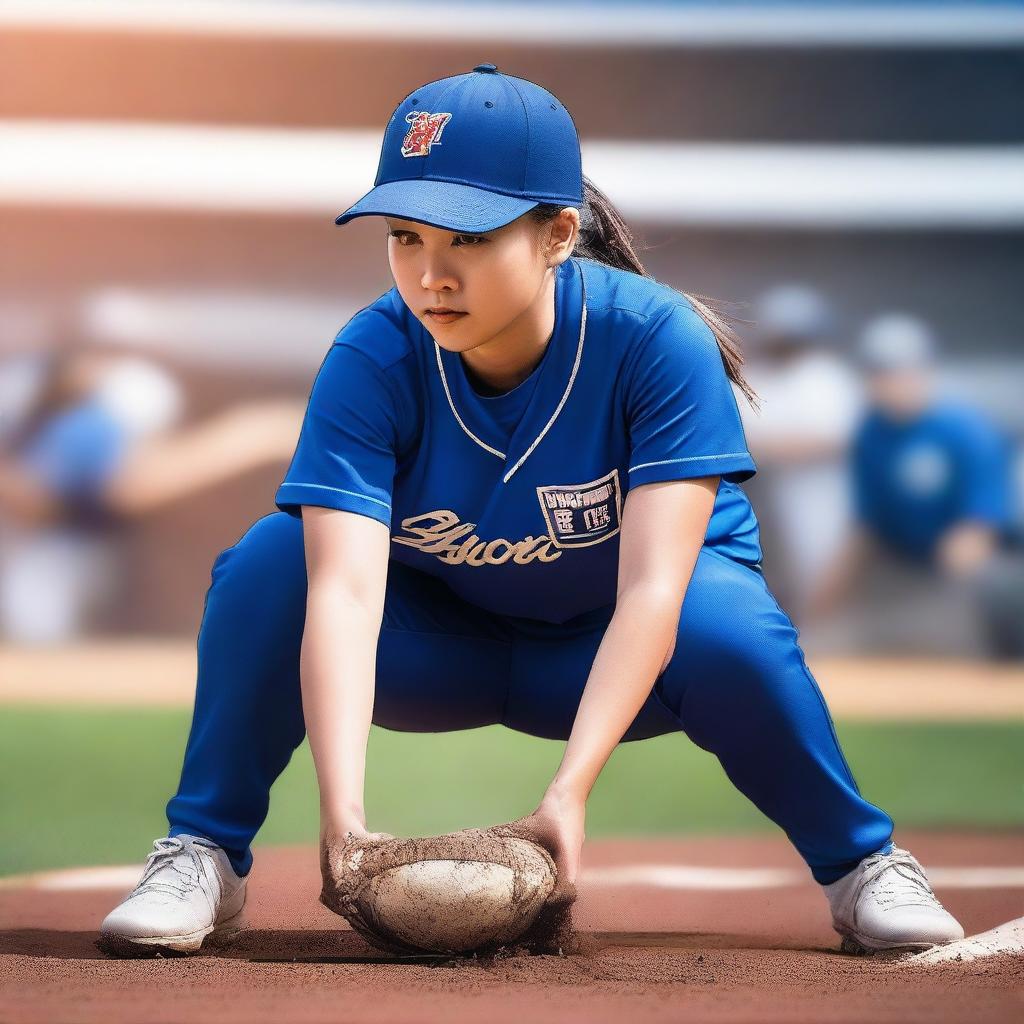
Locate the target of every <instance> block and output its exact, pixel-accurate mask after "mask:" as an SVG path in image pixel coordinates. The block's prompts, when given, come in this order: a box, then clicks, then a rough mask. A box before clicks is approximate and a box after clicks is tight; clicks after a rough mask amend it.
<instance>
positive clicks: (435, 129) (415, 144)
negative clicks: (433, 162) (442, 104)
mask: <svg viewBox="0 0 1024 1024" xmlns="http://www.w3.org/2000/svg"><path fill="white" fill-rule="evenodd" d="M451 116H452V115H451V114H431V113H430V111H428V110H412V111H410V112H409V113H408V114H406V115H405V120H406V121H407V122H408V123H409V124H410V125H411V126H412V127H411V128H410V129H409V131H408V132H407V133H406V135H405V138H404V139H403V140H402V156H428V155H429V154H430V147H431V146H432V145H433V144H434V143H435V142H440V141H441V132H443V131H444V126H445V125H446V124H447V123H448V122H449V121H450V120H451Z"/></svg>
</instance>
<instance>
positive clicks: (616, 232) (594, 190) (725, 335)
mask: <svg viewBox="0 0 1024 1024" xmlns="http://www.w3.org/2000/svg"><path fill="white" fill-rule="evenodd" d="M562 209H564V206H563V205H558V204H552V203H542V204H541V205H540V206H536V207H534V209H533V210H531V211H530V212H531V214H532V215H533V217H534V219H535V220H537V221H539V222H544V221H546V220H551V219H552V218H553V217H555V216H557V215H558V213H559V211H560V210H562ZM573 255H575V256H582V257H584V258H585V259H590V260H595V261H596V262H598V263H604V264H606V265H607V266H609V267H617V268H618V269H619V270H629V271H631V272H632V273H634V274H639V275H640V276H641V277H650V276H651V275H650V274H648V273H647V270H646V269H645V267H644V265H643V263H641V262H640V257H639V256H638V255H637V253H636V249H635V248H634V247H633V233H632V232H631V231H630V230H629V227H628V225H627V224H626V222H625V221H624V220H623V219H622V214H621V213H619V211H618V210H617V209H616V208H615V206H614V205H613V204H612V201H611V200H610V199H609V198H608V197H607V196H606V195H605V194H604V193H603V192H602V191H601V190H600V189H599V188H598V187H597V186H596V185H595V184H594V183H593V182H592V181H591V180H590V179H589V178H587V177H586V175H584V177H583V209H582V210H580V233H579V238H578V239H577V242H576V248H575V250H574V251H573ZM681 294H682V295H684V296H685V297H686V298H687V299H688V300H689V301H690V303H691V304H692V305H693V308H694V309H695V310H696V311H697V312H698V313H699V314H700V316H701V318H702V319H703V320H704V322H705V323H706V324H707V325H708V327H710V328H711V331H712V333H713V334H714V336H715V340H716V341H717V342H718V349H719V351H720V352H721V353H722V362H723V363H724V364H725V372H726V374H727V375H728V377H729V380H731V381H732V382H733V383H734V384H735V385H736V386H737V387H738V388H739V389H740V391H742V392H743V394H744V396H745V397H746V399H747V401H748V402H750V404H751V405H756V403H757V395H756V394H755V393H754V389H753V388H752V387H751V386H750V385H749V384H748V383H747V382H746V380H745V379H744V377H743V370H742V367H743V351H742V343H741V341H740V339H739V337H738V336H737V335H736V332H735V331H734V330H733V329H732V326H731V324H732V323H734V322H736V321H737V318H735V317H733V316H731V315H730V314H728V313H726V312H725V308H724V306H725V304H724V303H723V302H722V301H721V300H719V299H712V298H710V297H709V296H707V295H700V294H695V295H692V294H690V293H689V292H681Z"/></svg>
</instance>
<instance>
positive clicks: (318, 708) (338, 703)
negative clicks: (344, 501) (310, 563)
mask: <svg viewBox="0 0 1024 1024" xmlns="http://www.w3.org/2000/svg"><path fill="white" fill-rule="evenodd" d="M379 630H380V621H379V619H378V618H377V616H376V615H375V614H374V613H373V611H372V610H371V609H368V608H366V607H365V606H364V605H363V604H361V603H360V602H359V601H356V600H353V599H352V598H351V597H350V596H349V595H347V593H346V592H345V590H344V589H343V588H339V587H337V586H334V585H332V584H320V585H318V584H317V583H316V582H312V583H311V584H310V586H309V589H308V594H307V601H306V625H305V630H304V632H303V638H302V651H301V656H300V673H301V685H302V710H303V715H304V716H305V721H306V734H307V736H308V737H309V746H310V750H311V751H312V754H313V762H314V764H315V766H316V775H317V783H318V785H319V788H320V811H321V819H322V823H323V824H324V825H327V826H330V827H332V828H334V829H336V830H337V831H339V832H343V831H344V830H345V829H346V828H348V827H349V826H351V825H355V824H358V825H362V824H364V823H365V816H364V810H363V791H364V780H365V775H366V747H367V740H368V736H369V731H370V722H371V718H372V714H373V694H374V680H375V674H376V657H377V639H378V635H379Z"/></svg>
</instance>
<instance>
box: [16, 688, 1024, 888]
mask: <svg viewBox="0 0 1024 1024" xmlns="http://www.w3.org/2000/svg"><path fill="white" fill-rule="evenodd" d="M189 714H190V713H189V712H185V711H177V710H174V711H163V710H161V711H153V710H137V709H132V710H120V709H116V710H115V709H97V708H95V707H82V708H75V707H63V708H60V709H51V708H45V707H29V706H24V707H22V706H9V705H8V706H5V707H4V708H3V710H2V713H0V874H10V873H13V872H18V871H28V870H35V869H43V868H53V867H63V866H68V865H76V864H103V863H134V862H137V861H141V859H142V857H143V856H144V855H145V853H147V852H148V851H149V849H150V848H151V843H152V840H153V839H154V838H156V837H157V836H159V835H166V832H167V821H166V818H165V817H164V807H165V805H166V803H167V800H168V799H169V798H170V796H171V795H173V792H174V789H175V787H176V785H177V780H178V773H179V771H180V768H181V759H182V754H183V750H184V743H185V738H186V736H187V733H188V725H189ZM838 730H839V734H840V738H841V740H842V742H843V748H844V750H845V753H846V756H847V759H848V760H849V762H850V764H851V766H852V768H853V770H854V773H855V774H856V776H857V779H858V782H859V784H860V786H861V790H862V791H863V793H864V794H865V796H867V797H868V799H870V800H873V801H874V802H876V803H878V804H879V805H881V806H882V807H884V808H885V809H886V810H887V811H888V812H889V813H890V814H891V815H892V816H893V817H894V818H895V820H896V822H897V824H898V825H900V826H903V827H910V826H915V827H921V826H953V827H986V826H987V827H992V826H995V827H1002V826H1016V827H1022V826H1024V723H1014V722H1011V723H991V724H989V723H984V724H924V723H921V724H913V723H911V724H908V723H900V724H890V723H887V724H876V723H871V724H867V723H856V724H854V723H840V724H839V725H838ZM562 748H563V744H561V743H554V742H549V741H546V740H538V739H534V738H532V737H528V736H522V735H519V734H517V733H512V732H509V731H508V730H504V729H501V728H499V727H493V728H487V729H476V730H472V731H469V732H461V733H445V734H440V735H408V734H399V733H393V732H387V731H384V730H378V729H375V730H374V731H373V735H372V738H371V743H370V756H369V765H368V782H367V812H368V817H369V821H368V823H369V825H370V826H371V827H372V828H377V829H382V830H385V831H390V832H395V833H398V834H405V835H414V834H421V835H424V834H431V833H438V832H447V831H450V830H453V829H457V828H463V827H466V826H470V825H486V824H493V823H495V822H499V821H505V820H508V819H510V818H514V817H517V816H519V815H521V814H525V813H528V812H529V811H530V810H532V808H533V807H534V806H535V804H536V801H537V800H538V799H539V797H540V795H541V792H542V791H543V789H544V786H545V784H546V783H547V781H548V779H549V778H550V777H551V774H552V772H553V771H554V769H555V767H556V765H557V763H558V760H559V758H560V756H561V752H562ZM769 769H770V766H766V770H769ZM775 828H776V826H774V825H773V824H772V823H771V822H769V821H767V820H766V819H765V818H763V817H762V816H761V815H760V814H759V812H758V811H756V810H755V809H754V807H753V806H752V805H751V804H750V803H748V802H747V800H746V799H745V798H744V797H742V796H741V795H740V794H739V793H738V792H736V790H735V789H733V787H732V785H731V784H730V783H729V781H728V780H727V779H726V778H725V775H724V774H723V772H722V770H721V768H720V767H719V765H718V762H717V761H716V760H715V759H714V758H713V757H711V756H710V755H709V754H707V753H705V752H704V751H702V750H700V749H698V748H697V747H695V746H694V745H693V744H691V743H690V742H689V741H688V740H687V739H686V738H685V737H683V736H681V735H676V736H664V737H660V738H658V739H654V740H647V741H644V742H641V743H632V744H625V745H623V746H622V747H620V748H619V749H618V750H617V751H616V752H615V754H614V755H613V757H612V759H611V761H610V763H609V765H608V767H607V768H606V769H605V771H604V773H603V774H602V776H601V778H600V780H599V781H598V784H597V787H596V789H595V791H594V794H593V796H592V797H591V801H590V806H589V810H588V818H587V834H588V836H590V837H599V836H607V835H629V834H636V835H641V834H646V835H654V834H661V835H667V834H681V833H699V832H704V833H707V832H741V831H753V830H764V829H768V830H773V829H775ZM317 831H318V813H317V791H316V781H315V776H314V773H313V764H312V760H311V758H310V754H309V748H308V746H307V745H306V744H303V746H302V747H300V748H299V750H298V752H297V753H296V755H295V757H294V758H293V759H292V762H291V764H290V765H289V766H288V768H287V770H286V771H285V772H284V774H283V775H282V776H281V778H280V779H278V781H277V784H276V785H275V787H274V791H273V793H272V796H271V811H270V817H269V818H268V819H267V822H266V824H265V825H264V827H263V829H262V830H261V832H260V834H259V837H258V839H257V844H258V845H259V844H270V843H295V842H301V843H312V842H315V841H316V837H317Z"/></svg>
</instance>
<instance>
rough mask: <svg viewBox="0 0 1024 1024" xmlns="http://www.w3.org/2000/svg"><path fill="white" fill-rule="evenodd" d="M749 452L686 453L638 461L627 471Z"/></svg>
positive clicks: (721, 457) (724, 457)
mask: <svg viewBox="0 0 1024 1024" xmlns="http://www.w3.org/2000/svg"><path fill="white" fill-rule="evenodd" d="M749 454H750V453H749V452H723V453H722V454H721V455H687V456H686V458H684V459H662V460H661V461H660V462H640V463H638V464H637V465H635V466H630V467H629V472H630V473H632V472H633V470H634V469H646V468H647V467H648V466H667V465H669V464H670V463H672V462H700V461H701V460H703V459H733V458H736V457H737V456H738V455H749Z"/></svg>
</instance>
